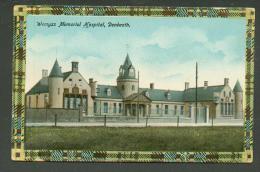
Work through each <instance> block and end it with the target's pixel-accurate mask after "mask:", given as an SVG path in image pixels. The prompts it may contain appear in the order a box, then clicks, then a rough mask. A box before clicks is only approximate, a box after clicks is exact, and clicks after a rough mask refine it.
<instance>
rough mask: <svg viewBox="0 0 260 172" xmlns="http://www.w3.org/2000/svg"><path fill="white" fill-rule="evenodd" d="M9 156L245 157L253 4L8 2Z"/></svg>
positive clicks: (248, 154) (249, 146)
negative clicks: (10, 30)
mask: <svg viewBox="0 0 260 172" xmlns="http://www.w3.org/2000/svg"><path fill="white" fill-rule="evenodd" d="M13 27H14V29H13V31H14V33H13V104H12V108H13V111H12V159H13V160H18V161H85V162H92V161H94V162H100V161H102V162H103V161H110V162H133V161H135V162H217V163H221V162H226V163H250V162H252V161H253V133H252V132H253V101H254V100H253V96H254V92H253V88H254V72H253V71H254V53H255V52H254V37H255V32H254V31H255V11H254V9H253V8H193V7H190V8H188V7H163V8H162V7H93V6H22V5H18V6H14V16H13Z"/></svg>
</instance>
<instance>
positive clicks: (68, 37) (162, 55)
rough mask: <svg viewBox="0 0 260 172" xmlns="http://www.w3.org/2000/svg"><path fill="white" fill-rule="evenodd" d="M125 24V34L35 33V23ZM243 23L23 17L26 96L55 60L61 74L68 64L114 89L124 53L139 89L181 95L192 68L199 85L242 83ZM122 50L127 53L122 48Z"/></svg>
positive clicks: (41, 29) (63, 30)
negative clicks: (226, 80)
mask: <svg viewBox="0 0 260 172" xmlns="http://www.w3.org/2000/svg"><path fill="white" fill-rule="evenodd" d="M62 21H66V22H82V23H84V22H93V23H95V22H106V23H107V22H113V23H117V22H119V23H129V24H130V28H128V27H124V28H108V27H106V28H83V27H49V28H48V27H39V26H37V22H44V23H47V22H48V23H53V22H55V23H58V24H59V23H60V22H62ZM245 29H246V22H245V19H223V18H215V19H212V18H210V19H209V18H173V17H100V16H28V18H27V69H26V72H27V76H29V77H27V78H26V90H28V89H29V88H30V87H31V86H32V85H34V84H35V83H36V82H37V81H38V80H39V79H40V78H41V69H49V71H50V69H51V67H52V65H53V63H54V60H55V59H56V58H57V59H58V61H59V63H60V65H61V66H62V70H63V71H69V70H70V68H71V64H70V62H71V61H75V60H76V61H79V68H80V69H79V70H80V72H81V73H82V74H83V76H84V77H85V78H86V79H88V78H90V77H93V78H94V79H95V80H97V81H98V83H99V84H110V85H115V84H116V77H117V75H118V69H119V66H120V65H121V64H122V63H123V61H124V59H125V56H126V53H127V52H128V53H129V55H130V58H131V60H132V63H133V65H134V66H135V68H136V69H137V70H139V71H140V86H141V87H148V86H149V83H150V82H154V83H155V87H156V88H162V89H173V90H182V89H183V88H184V82H186V81H188V82H190V86H194V84H195V81H194V78H195V77H194V72H195V71H194V70H195V62H196V61H197V62H198V64H199V85H202V84H203V82H204V80H207V81H209V85H220V84H223V82H224V77H228V78H230V85H231V87H233V85H234V84H235V82H236V80H237V79H239V81H240V82H241V84H242V85H243V82H244V77H243V76H244V73H245V71H244V70H245V63H244V58H245ZM126 44H128V45H129V48H128V49H127V48H126Z"/></svg>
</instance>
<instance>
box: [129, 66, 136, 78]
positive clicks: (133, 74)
mask: <svg viewBox="0 0 260 172" xmlns="http://www.w3.org/2000/svg"><path fill="white" fill-rule="evenodd" d="M129 76H133V77H134V76H135V71H134V68H130V69H129Z"/></svg>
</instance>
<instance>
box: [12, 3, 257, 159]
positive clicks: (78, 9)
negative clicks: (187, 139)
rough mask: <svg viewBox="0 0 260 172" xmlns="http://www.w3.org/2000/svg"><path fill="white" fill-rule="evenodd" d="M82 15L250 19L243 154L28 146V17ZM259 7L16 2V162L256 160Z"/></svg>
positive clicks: (13, 121)
mask: <svg viewBox="0 0 260 172" xmlns="http://www.w3.org/2000/svg"><path fill="white" fill-rule="evenodd" d="M42 14H44V15H78V16H85V15H88V16H147V17H148V16H154V17H156V16H157V17H194V18H195V17H197V18H203V17H208V18H245V19H246V40H245V41H246V54H245V60H246V65H245V69H246V74H245V93H244V100H245V103H244V107H243V108H244V109H245V116H244V145H243V152H160V151H156V152H143V151H88V150H26V149H25V148H24V137H25V106H24V103H25V102H24V98H25V77H26V76H25V68H26V63H25V62H26V17H27V15H42ZM254 44H255V9H254V8H233V7H232V8H208V7H202V8H200V7H130V6H129V7H120V6H118V7H116V6H115V7H114V6H104V7H101V6H74V5H73V6H69V5H66V6H48V5H33V6H31V5H15V6H14V15H13V61H12V67H13V68H12V136H11V143H12V150H11V158H12V160H16V161H69V162H73V161H81V162H93V161H94V162H104V161H105V162H132V161H134V162H202V163H206V162H215V163H221V162H225V163H251V162H253V109H254V57H255V49H254Z"/></svg>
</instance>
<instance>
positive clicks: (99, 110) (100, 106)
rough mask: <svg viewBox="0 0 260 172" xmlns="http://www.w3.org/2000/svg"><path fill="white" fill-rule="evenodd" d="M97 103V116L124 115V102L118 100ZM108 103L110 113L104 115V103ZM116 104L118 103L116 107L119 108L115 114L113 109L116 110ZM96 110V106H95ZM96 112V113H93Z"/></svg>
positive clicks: (101, 100)
mask: <svg viewBox="0 0 260 172" xmlns="http://www.w3.org/2000/svg"><path fill="white" fill-rule="evenodd" d="M95 102H96V103H97V112H96V113H95V115H105V114H108V115H109V114H111V115H112V114H113V115H122V114H123V110H124V107H123V102H122V100H117V99H99V100H97V99H96V100H95ZM105 102H107V103H108V113H104V103H105ZM114 103H116V107H117V111H116V113H114V112H113V108H114ZM119 103H121V106H122V107H121V108H122V109H121V111H122V112H121V113H119ZM93 109H94V106H93ZM92 112H94V111H92Z"/></svg>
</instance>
